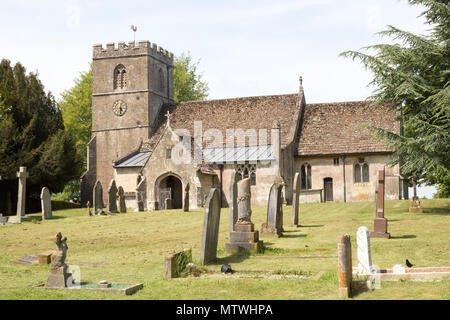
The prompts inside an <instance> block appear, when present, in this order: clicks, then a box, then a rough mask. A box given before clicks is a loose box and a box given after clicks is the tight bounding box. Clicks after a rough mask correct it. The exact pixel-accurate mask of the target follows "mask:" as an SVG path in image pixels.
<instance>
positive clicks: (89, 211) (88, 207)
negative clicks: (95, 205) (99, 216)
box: [86, 200, 92, 217]
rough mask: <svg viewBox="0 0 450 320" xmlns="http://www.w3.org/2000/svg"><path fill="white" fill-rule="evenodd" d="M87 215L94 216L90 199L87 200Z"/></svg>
mask: <svg viewBox="0 0 450 320" xmlns="http://www.w3.org/2000/svg"><path fill="white" fill-rule="evenodd" d="M86 209H87V210H86V215H87V216H88V217H90V216H92V211H91V203H90V202H89V200H88V202H86Z"/></svg>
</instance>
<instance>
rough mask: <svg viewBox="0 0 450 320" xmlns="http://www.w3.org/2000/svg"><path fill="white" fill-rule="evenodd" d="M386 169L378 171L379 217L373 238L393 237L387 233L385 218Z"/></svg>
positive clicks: (375, 221) (376, 218) (377, 217)
mask: <svg viewBox="0 0 450 320" xmlns="http://www.w3.org/2000/svg"><path fill="white" fill-rule="evenodd" d="M384 178H385V176H384V167H383V168H382V169H380V170H378V195H377V216H376V217H375V219H374V231H372V232H371V233H370V236H371V237H373V238H387V239H389V238H390V237H391V236H390V234H389V233H388V232H387V224H388V223H387V222H388V221H387V219H386V218H385V217H384V186H385V185H384Z"/></svg>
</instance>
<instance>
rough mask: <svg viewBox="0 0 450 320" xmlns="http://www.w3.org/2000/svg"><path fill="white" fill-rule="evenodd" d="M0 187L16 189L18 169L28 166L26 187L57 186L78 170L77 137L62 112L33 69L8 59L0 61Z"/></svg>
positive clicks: (36, 191) (33, 190)
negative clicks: (27, 68) (66, 124)
mask: <svg viewBox="0 0 450 320" xmlns="http://www.w3.org/2000/svg"><path fill="white" fill-rule="evenodd" d="M0 95H1V99H0V101H1V102H0V175H1V176H2V178H3V180H2V181H1V182H0V189H1V192H0V193H2V194H3V195H4V194H5V192H6V191H9V192H10V193H11V194H13V195H15V194H16V193H17V190H15V186H16V185H17V177H16V172H17V171H18V169H19V167H20V166H25V167H27V171H28V172H29V173H30V176H29V178H28V180H27V192H28V194H29V195H31V197H32V198H33V197H34V198H36V197H37V198H38V196H37V195H38V194H39V193H40V189H41V188H42V187H44V186H46V187H48V188H49V189H50V190H51V191H52V192H59V191H61V190H62V189H63V188H64V185H65V184H66V183H67V182H68V181H69V180H71V179H73V178H74V177H76V176H77V175H79V172H77V171H76V170H74V168H77V166H78V163H79V160H80V159H79V158H77V156H76V149H75V141H74V140H73V137H72V135H71V134H70V133H68V132H67V131H65V130H64V124H63V120H62V115H61V112H60V110H59V108H58V106H57V104H56V102H55V100H54V98H53V96H52V95H51V93H46V92H45V91H44V86H43V85H42V83H41V81H40V80H39V79H38V76H37V74H35V73H29V74H26V70H25V68H24V67H23V66H22V65H21V64H20V63H17V64H16V65H14V66H11V63H10V61H9V60H6V59H3V60H2V61H1V62H0Z"/></svg>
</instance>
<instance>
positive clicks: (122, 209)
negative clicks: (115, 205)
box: [117, 186, 127, 213]
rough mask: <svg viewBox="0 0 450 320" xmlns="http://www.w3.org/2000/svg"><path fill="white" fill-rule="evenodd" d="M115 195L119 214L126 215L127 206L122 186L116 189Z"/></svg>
mask: <svg viewBox="0 0 450 320" xmlns="http://www.w3.org/2000/svg"><path fill="white" fill-rule="evenodd" d="M117 193H118V195H119V211H120V212H121V213H126V212H127V204H126V202H125V191H124V190H123V188H122V186H120V187H119V188H118V191H117Z"/></svg>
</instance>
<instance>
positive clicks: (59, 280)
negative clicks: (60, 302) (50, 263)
mask: <svg viewBox="0 0 450 320" xmlns="http://www.w3.org/2000/svg"><path fill="white" fill-rule="evenodd" d="M72 284H73V278H72V274H71V273H69V272H68V270H67V267H60V268H58V269H56V270H51V274H50V275H49V276H48V278H47V283H46V284H45V287H47V288H67V287H70V286H72Z"/></svg>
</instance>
